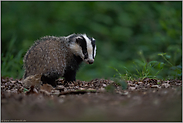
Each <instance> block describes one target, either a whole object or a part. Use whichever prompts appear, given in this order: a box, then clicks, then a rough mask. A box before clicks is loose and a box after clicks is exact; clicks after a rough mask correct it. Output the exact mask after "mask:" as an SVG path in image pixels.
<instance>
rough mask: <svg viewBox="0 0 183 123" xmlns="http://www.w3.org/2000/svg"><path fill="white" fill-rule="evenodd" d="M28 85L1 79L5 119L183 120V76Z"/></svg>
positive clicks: (2, 107) (2, 116)
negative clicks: (162, 78)
mask: <svg viewBox="0 0 183 123" xmlns="http://www.w3.org/2000/svg"><path fill="white" fill-rule="evenodd" d="M57 82H58V86H57V87H56V88H53V87H52V86H50V85H48V84H44V85H41V86H40V88H35V87H34V86H31V87H30V88H28V89H26V88H24V87H23V84H22V81H21V80H18V79H16V80H13V79H12V78H1V121H2V122H3V121H4V122H5V121H19V122H21V121H29V122H34V121H42V122H44V121H57V122H58V121H173V122H174V121H182V80H167V81H162V80H155V79H149V78H146V79H144V80H141V81H140V80H139V81H126V83H127V88H126V89H124V88H123V86H121V85H120V84H116V82H114V81H112V80H106V79H94V80H92V81H90V82H85V81H79V80H77V81H76V82H74V83H68V84H67V85H64V84H63V80H62V79H59V80H58V81H57Z"/></svg>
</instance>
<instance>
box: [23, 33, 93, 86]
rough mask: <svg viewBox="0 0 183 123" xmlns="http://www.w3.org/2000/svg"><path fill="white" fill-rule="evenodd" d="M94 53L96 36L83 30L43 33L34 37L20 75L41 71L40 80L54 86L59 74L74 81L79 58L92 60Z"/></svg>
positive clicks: (86, 60)
mask: <svg viewBox="0 0 183 123" xmlns="http://www.w3.org/2000/svg"><path fill="white" fill-rule="evenodd" d="M95 54H96V46H95V40H94V39H93V38H89V37H87V36H86V35H85V34H72V35H69V36H67V37H55V36H46V37H43V38H41V39H40V40H38V41H36V43H35V44H34V45H33V46H32V47H31V48H30V49H29V50H28V51H27V53H26V55H25V56H24V68H25V73H24V77H23V78H24V79H25V78H27V77H28V76H31V75H36V74H40V75H41V81H42V82H43V83H49V84H51V85H53V86H55V85H56V84H55V80H56V79H57V78H58V77H64V79H65V82H69V81H75V80H76V78H75V76H76V71H77V69H78V68H79V65H80V64H81V62H82V61H85V62H86V63H88V64H92V63H93V62H94V57H95Z"/></svg>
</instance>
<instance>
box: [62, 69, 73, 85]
mask: <svg viewBox="0 0 183 123" xmlns="http://www.w3.org/2000/svg"><path fill="white" fill-rule="evenodd" d="M64 79H65V83H68V82H73V81H76V71H75V70H70V71H68V72H66V73H65V74H64Z"/></svg>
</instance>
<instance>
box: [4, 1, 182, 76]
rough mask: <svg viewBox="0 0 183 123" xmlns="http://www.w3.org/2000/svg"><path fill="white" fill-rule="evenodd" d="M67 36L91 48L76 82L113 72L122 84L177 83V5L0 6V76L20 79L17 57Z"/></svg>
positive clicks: (20, 58)
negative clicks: (82, 37)
mask: <svg viewBox="0 0 183 123" xmlns="http://www.w3.org/2000/svg"><path fill="white" fill-rule="evenodd" d="M72 33H86V34H87V35H88V36H90V37H94V38H95V39H96V44H97V55H96V58H95V62H94V64H93V65H86V64H85V63H83V65H82V66H81V69H80V70H79V71H78V73H77V79H80V80H91V79H95V78H103V77H104V78H112V77H113V76H114V75H115V74H116V73H117V72H116V71H115V70H114V69H113V68H115V69H117V70H118V71H119V72H120V73H121V76H123V77H124V78H125V77H127V79H131V78H145V77H153V78H159V79H175V78H181V77H182V2H181V1H176V2H166V1H163V2H124V1H119V2H62V1H60V2H5V1H3V2H1V75H2V76H8V77H13V78H22V76H23V72H24V70H23V56H24V55H25V53H26V51H27V50H28V49H29V47H30V46H31V45H32V44H33V43H34V41H35V40H37V39H39V38H40V37H42V36H45V35H54V36H67V35H70V34H72ZM163 53H164V54H163ZM158 54H159V55H158ZM163 57H164V58H163ZM165 59H166V60H165ZM153 63H155V64H153Z"/></svg>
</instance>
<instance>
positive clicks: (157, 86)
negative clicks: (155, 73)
mask: <svg viewBox="0 0 183 123" xmlns="http://www.w3.org/2000/svg"><path fill="white" fill-rule="evenodd" d="M151 88H161V87H160V86H159V85H152V86H151Z"/></svg>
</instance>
